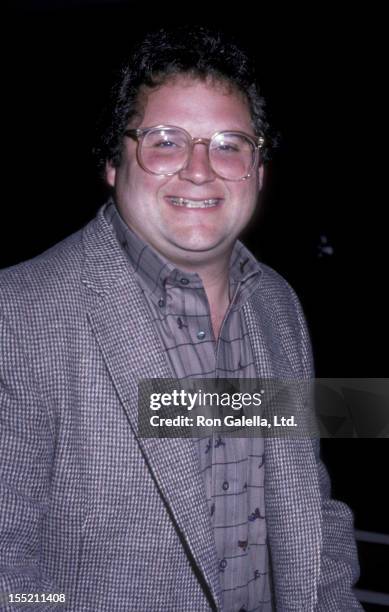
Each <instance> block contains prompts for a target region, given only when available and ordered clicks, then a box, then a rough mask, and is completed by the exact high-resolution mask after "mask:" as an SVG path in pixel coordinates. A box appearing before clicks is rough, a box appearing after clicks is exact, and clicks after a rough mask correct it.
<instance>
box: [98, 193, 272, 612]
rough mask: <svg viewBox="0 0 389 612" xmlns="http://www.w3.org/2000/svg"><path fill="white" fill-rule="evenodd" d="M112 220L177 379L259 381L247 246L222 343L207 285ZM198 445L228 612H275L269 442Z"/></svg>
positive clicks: (112, 215)
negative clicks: (249, 312) (246, 308)
mask: <svg viewBox="0 0 389 612" xmlns="http://www.w3.org/2000/svg"><path fill="white" fill-rule="evenodd" d="M105 214H106V218H107V221H108V222H109V223H110V224H111V225H112V227H113V230H114V232H115V234H116V236H117V239H118V241H119V243H120V244H121V246H122V248H123V249H124V251H125V253H126V254H127V256H128V258H129V260H130V262H131V265H132V267H133V269H134V271H135V273H136V276H137V280H138V283H139V285H140V287H141V289H142V292H143V295H144V298H145V302H146V304H147V306H148V307H149V309H150V312H151V316H152V319H153V322H154V326H155V331H156V333H157V334H158V336H159V339H160V341H161V343H162V345H163V347H164V349H165V350H166V356H167V359H168V361H169V363H170V366H171V370H172V372H173V374H174V375H175V377H176V378H177V379H179V380H181V381H184V380H187V379H193V378H251V379H255V378H257V372H256V369H255V364H254V360H253V354H252V350H251V345H250V341H249V335H248V330H247V327H246V322H245V319H244V316H243V312H242V306H243V304H244V303H245V302H246V301H247V299H248V298H249V296H250V295H251V294H252V292H253V291H255V289H256V288H257V286H258V283H259V276H260V268H259V265H258V262H257V261H256V259H255V258H254V257H253V255H252V254H251V253H250V252H249V251H248V250H247V249H246V248H245V246H244V245H243V244H242V243H240V242H239V241H237V242H236V244H235V246H234V249H233V251H232V255H231V260H230V269H229V275H230V276H229V289H230V305H229V307H228V310H227V312H226V315H225V317H224V320H223V323H222V326H221V328H220V334H219V338H217V339H216V338H215V337H214V334H213V329H212V323H211V316H210V309H209V304H208V300H207V296H206V293H205V290H204V286H203V283H202V281H201V279H200V277H199V276H198V275H197V274H196V273H189V272H184V271H181V270H179V269H178V268H177V267H176V266H175V265H174V264H172V263H171V262H169V261H167V260H166V259H164V258H163V257H162V256H161V255H160V254H159V253H157V252H156V251H155V250H154V249H153V248H152V247H150V246H149V245H148V244H146V243H145V242H144V241H143V240H142V239H141V238H140V237H139V236H138V235H137V234H135V233H134V232H133V231H132V230H130V229H129V228H128V226H127V225H126V223H125V222H124V221H123V220H122V218H121V216H120V215H119V213H118V212H117V209H116V207H115V206H114V204H113V203H111V205H110V206H109V207H108V208H107V210H106V213H105ZM193 443H194V444H195V445H196V450H197V455H198V459H199V470H200V472H201V475H202V477H203V481H204V489H205V495H206V499H207V502H208V507H209V514H210V521H211V524H212V526H213V531H214V536H215V545H216V551H217V555H218V562H219V577H220V585H221V590H222V594H223V610H225V611H226V612H239V611H241V612H243V611H245V612H254V611H255V612H271V610H272V609H273V607H272V599H273V598H272V594H271V586H270V585H271V575H270V562H269V553H268V542H267V534H266V519H265V503H264V476H265V457H264V442H263V438H258V437H252V438H234V437H222V436H221V435H218V434H215V435H213V436H211V437H205V438H204V437H203V438H199V439H194V440H193Z"/></svg>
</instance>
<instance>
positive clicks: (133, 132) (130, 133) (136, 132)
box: [124, 125, 265, 182]
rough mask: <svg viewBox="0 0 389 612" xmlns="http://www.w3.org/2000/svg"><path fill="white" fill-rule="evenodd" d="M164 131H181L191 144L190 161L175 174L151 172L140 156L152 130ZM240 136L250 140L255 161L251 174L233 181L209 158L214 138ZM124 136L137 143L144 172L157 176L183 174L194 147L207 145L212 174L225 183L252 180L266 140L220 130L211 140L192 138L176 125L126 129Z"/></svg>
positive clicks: (137, 152)
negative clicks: (252, 173) (253, 170)
mask: <svg viewBox="0 0 389 612" xmlns="http://www.w3.org/2000/svg"><path fill="white" fill-rule="evenodd" d="M162 129H173V130H179V131H181V132H183V133H184V134H185V135H186V136H187V138H188V142H189V143H190V146H191V148H190V151H189V153H188V160H187V162H186V164H185V165H184V166H182V168H179V169H178V170H176V171H175V172H153V171H152V170H149V169H148V168H146V167H145V166H144V164H143V162H142V158H141V156H140V154H139V150H140V147H139V144H140V142H141V139H142V138H143V137H144V136H145V135H146V134H147V133H148V132H150V131H151V130H162ZM224 133H227V134H238V135H240V136H244V137H245V138H247V140H249V141H250V142H251V144H252V145H253V147H254V152H255V153H254V159H253V163H252V165H251V168H250V170H249V172H248V173H247V174H246V175H245V176H242V177H241V178H238V179H231V178H226V177H225V176H223V175H221V174H219V173H218V172H216V171H215V170H214V168H213V166H212V163H211V160H210V156H209V151H210V144H211V142H212V140H213V139H214V138H216V136H219V135H220V134H224ZM124 135H125V136H127V137H128V138H132V139H133V140H136V141H137V145H138V146H137V148H136V158H137V160H138V163H139V165H140V166H141V168H143V170H144V171H145V172H148V173H149V174H154V175H156V176H174V175H175V174H178V173H179V172H181V171H182V170H185V168H186V167H187V166H188V164H189V161H190V158H191V155H192V151H193V147H194V145H196V144H204V145H207V147H208V149H207V150H208V162H209V165H210V167H211V168H212V172H214V173H215V174H216V175H217V176H219V177H220V178H222V179H223V180H225V181H235V182H237V181H246V180H247V179H248V178H250V176H251V171H252V169H253V168H254V166H255V164H256V163H257V160H258V152H259V150H260V149H262V148H263V145H264V144H265V139H264V137H263V136H259V137H258V139H257V141H256V140H255V139H254V138H253V137H252V136H250V135H249V134H246V133H245V132H239V131H237V130H220V131H218V132H215V133H214V134H212V136H211V138H192V136H191V135H190V134H189V132H187V131H186V130H185V129H184V128H181V127H178V126H176V125H154V126H152V127H146V128H133V129H126V130H125V131H124Z"/></svg>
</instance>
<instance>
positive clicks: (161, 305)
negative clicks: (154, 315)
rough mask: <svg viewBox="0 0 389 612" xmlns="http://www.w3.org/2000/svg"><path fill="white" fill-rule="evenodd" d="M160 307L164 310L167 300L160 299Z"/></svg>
mask: <svg viewBox="0 0 389 612" xmlns="http://www.w3.org/2000/svg"><path fill="white" fill-rule="evenodd" d="M158 306H159V307H160V308H162V307H163V306H165V300H164V299H163V298H159V300H158Z"/></svg>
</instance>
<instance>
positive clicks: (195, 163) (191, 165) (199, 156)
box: [179, 142, 216, 185]
mask: <svg viewBox="0 0 389 612" xmlns="http://www.w3.org/2000/svg"><path fill="white" fill-rule="evenodd" d="M179 177H180V178H182V179H184V180H187V181H191V182H192V183H195V184H196V185H201V184H202V183H209V182H210V181H213V180H214V179H215V177H216V174H215V173H214V171H213V170H212V168H211V164H210V163H209V158H208V146H207V144H206V143H202V142H197V143H194V144H193V147H192V150H191V151H190V152H189V159H188V163H187V165H186V167H185V168H183V169H182V170H180V172H179Z"/></svg>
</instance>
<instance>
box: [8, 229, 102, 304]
mask: <svg viewBox="0 0 389 612" xmlns="http://www.w3.org/2000/svg"><path fill="white" fill-rule="evenodd" d="M95 225H96V218H95V219H92V220H91V221H90V222H89V223H88V224H87V225H86V226H84V227H83V228H81V229H80V230H78V231H76V232H74V233H73V234H71V235H70V236H67V237H66V238H65V239H63V240H61V241H60V242H58V243H57V244H55V245H54V246H52V247H50V248H49V249H47V250H46V251H44V252H43V253H41V254H40V255H37V256H36V257H33V258H32V259H28V260H26V261H23V262H22V263H19V264H16V265H14V266H11V267H9V268H4V269H3V270H0V304H2V308H3V310H5V311H6V310H7V306H11V308H12V309H14V308H15V306H16V307H17V305H22V304H24V305H25V306H27V307H30V308H33V307H34V304H37V303H40V305H41V306H42V305H43V304H45V303H48V302H50V301H52V300H55V301H58V300H59V299H60V298H61V296H65V295H66V296H67V299H68V300H69V298H71V296H72V295H73V294H74V292H75V290H76V286H77V285H79V283H80V277H81V273H82V266H83V260H84V246H83V235H84V233H85V232H86V231H88V232H93V231H94V227H95Z"/></svg>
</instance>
